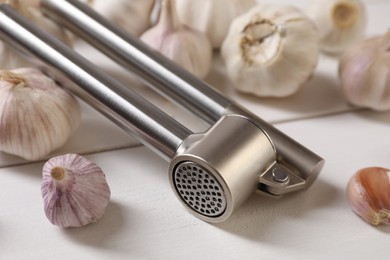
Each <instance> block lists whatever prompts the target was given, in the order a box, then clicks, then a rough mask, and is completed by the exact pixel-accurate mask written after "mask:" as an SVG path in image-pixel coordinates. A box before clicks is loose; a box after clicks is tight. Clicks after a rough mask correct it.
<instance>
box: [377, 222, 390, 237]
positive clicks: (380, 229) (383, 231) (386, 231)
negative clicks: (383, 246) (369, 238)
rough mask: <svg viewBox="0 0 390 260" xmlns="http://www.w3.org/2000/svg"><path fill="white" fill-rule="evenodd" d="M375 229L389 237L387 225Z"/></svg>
mask: <svg viewBox="0 0 390 260" xmlns="http://www.w3.org/2000/svg"><path fill="white" fill-rule="evenodd" d="M377 229H378V230H379V231H380V232H382V233H384V234H389V235H390V225H389V224H387V225H382V226H378V227H377Z"/></svg>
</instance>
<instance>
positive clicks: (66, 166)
mask: <svg viewBox="0 0 390 260" xmlns="http://www.w3.org/2000/svg"><path fill="white" fill-rule="evenodd" d="M42 175H43V179H42V186H41V190H42V196H43V200H44V209H45V213H46V216H47V218H48V219H49V221H50V222H51V223H52V224H54V225H56V226H60V227H81V226H85V225H87V224H89V223H92V222H96V221H97V220H99V219H101V218H102V216H103V215H104V212H105V211H106V208H107V205H108V202H109V200H110V194H111V192H110V188H109V186H108V184H107V181H106V178H105V175H104V173H103V171H102V170H101V169H100V168H99V167H98V166H97V165H96V164H95V163H93V162H91V161H89V160H87V159H86V158H84V157H82V156H80V155H77V154H66V155H63V156H58V157H54V158H51V159H50V160H49V161H47V162H46V163H45V165H44V166H43V171H42Z"/></svg>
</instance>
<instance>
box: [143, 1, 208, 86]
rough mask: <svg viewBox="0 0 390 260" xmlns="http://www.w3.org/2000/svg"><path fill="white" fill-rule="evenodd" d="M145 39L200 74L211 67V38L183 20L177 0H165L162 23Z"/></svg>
mask: <svg viewBox="0 0 390 260" xmlns="http://www.w3.org/2000/svg"><path fill="white" fill-rule="evenodd" d="M141 40H142V41H144V42H145V43H147V44H148V45H149V46H151V47H152V48H153V49H155V50H157V51H159V52H161V53H162V54H164V55H165V56H166V57H168V58H169V59H171V60H173V61H174V62H176V63H177V64H178V65H181V66H182V67H184V68H185V69H186V70H188V71H189V72H191V73H193V74H194V75H196V76H198V77H200V78H204V77H205V76H206V75H207V74H208V73H209V71H210V69H211V62H212V47H211V44H210V42H209V40H208V39H207V37H206V36H205V35H204V34H202V33H201V32H199V31H196V30H193V29H190V28H189V27H187V26H185V25H183V24H182V23H181V22H180V19H179V17H178V15H177V11H176V8H175V1H174V0H163V2H162V4H161V13H160V18H159V21H158V23H157V24H156V25H155V26H154V27H152V28H150V29H149V30H148V31H146V32H145V33H144V34H143V35H142V36H141Z"/></svg>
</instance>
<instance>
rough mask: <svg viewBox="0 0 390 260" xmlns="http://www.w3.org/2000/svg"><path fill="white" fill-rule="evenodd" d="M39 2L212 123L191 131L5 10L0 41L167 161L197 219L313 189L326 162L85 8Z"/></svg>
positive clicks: (57, 0)
mask: <svg viewBox="0 0 390 260" xmlns="http://www.w3.org/2000/svg"><path fill="white" fill-rule="evenodd" d="M42 5H43V8H44V10H46V13H48V14H52V15H50V17H52V18H53V16H55V17H57V19H58V20H60V21H59V22H60V23H61V24H64V25H66V27H67V28H69V29H71V30H72V31H74V32H76V33H77V34H78V35H80V36H83V37H84V38H86V39H88V40H89V41H91V42H94V43H95V44H96V45H95V46H97V47H99V48H101V50H104V51H105V53H106V54H110V56H111V57H114V58H115V60H117V61H118V62H120V63H121V64H122V65H126V66H127V67H129V68H130V69H132V70H133V71H135V72H136V74H137V75H139V76H140V77H141V78H142V79H144V80H145V81H146V82H148V83H149V84H150V85H152V86H155V87H156V88H157V89H158V90H159V91H160V92H164V93H165V95H166V96H168V97H170V98H171V99H172V100H174V101H176V102H178V103H181V104H182V105H183V106H184V107H185V108H187V109H189V110H190V111H192V112H194V113H195V114H196V115H198V116H200V117H201V118H203V119H204V120H206V121H207V122H209V123H210V128H209V129H208V130H207V131H206V132H204V133H193V132H192V131H190V130H189V129H188V128H186V127H185V126H183V125H181V124H180V123H178V122H177V121H175V120H174V119H172V118H171V117H170V116H169V115H167V114H165V113H164V112H162V111H161V110H159V109H158V108H157V107H155V106H154V105H152V104H151V103H149V102H148V101H147V100H145V99H144V98H143V97H141V96H139V95H138V94H137V93H135V92H134V91H132V90H131V89H129V88H128V87H127V86H125V85H123V84H122V83H121V82H119V81H117V80H116V79H114V78H112V77H111V76H109V75H108V74H107V73H105V72H104V71H102V70H100V69H99V68H97V67H96V66H95V65H93V64H92V63H91V62H89V61H88V60H86V59H84V58H83V57H81V56H80V55H78V54H77V53H76V52H74V51H73V50H71V49H70V48H68V47H67V46H65V45H64V44H63V43H61V42H59V41H58V40H57V39H55V38H53V37H52V36H51V35H49V34H48V33H47V32H44V31H42V30H41V29H40V28H38V27H37V26H35V25H33V24H31V22H30V21H28V20H27V19H25V18H23V17H21V16H20V15H19V14H18V13H17V12H15V11H14V10H12V8H10V7H9V6H6V5H2V6H1V7H0V38H1V39H2V40H3V41H5V42H7V43H8V44H9V45H11V46H13V47H15V48H16V49H18V50H19V51H20V52H22V53H24V54H27V55H29V56H30V57H31V58H33V59H34V61H35V63H36V64H37V66H39V67H40V68H41V69H42V70H43V71H44V72H46V73H47V74H48V75H49V76H51V77H53V78H54V79H56V80H58V81H59V82H60V83H61V84H62V85H63V86H64V87H65V88H66V89H68V90H69V91H71V92H73V93H74V94H76V95H77V96H78V97H79V98H81V99H82V100H84V101H85V102H86V103H88V104H90V105H91V106H92V107H94V108H95V109H97V110H98V111H100V112H101V113H102V114H104V115H106V116H107V117H108V118H110V119H111V120H112V121H113V122H115V123H116V124H118V125H119V126H120V127H122V128H123V129H124V130H125V131H127V132H129V133H130V134H132V135H133V136H134V137H136V138H137V139H138V140H140V141H141V142H142V143H143V144H145V145H146V146H147V147H149V148H150V149H152V150H153V151H155V152H157V153H158V154H159V155H161V156H162V157H163V158H165V159H166V160H168V161H170V165H169V173H168V175H169V180H170V184H171V186H172V189H173V191H174V193H175V194H176V195H177V197H178V198H179V200H180V201H181V203H182V204H183V205H184V206H185V207H186V208H187V209H188V210H189V211H190V212H191V213H192V214H193V215H195V216H196V217H198V218H200V219H202V220H205V221H208V222H221V221H224V220H226V219H227V218H229V217H230V216H231V214H232V213H233V212H234V211H235V210H236V209H237V208H238V207H239V206H240V205H241V204H242V203H244V201H245V200H246V199H247V198H248V197H249V196H250V195H251V194H252V193H253V192H255V191H257V192H260V193H262V194H265V195H267V196H270V197H280V196H282V195H284V194H287V193H290V192H293V191H297V190H302V189H305V188H307V187H308V186H310V184H311V183H312V182H313V181H314V179H315V178H316V177H317V175H318V174H319V172H320V170H321V167H322V165H323V163H324V161H323V160H322V158H320V157H319V156H317V155H316V154H314V153H312V152H311V151H310V150H308V149H307V148H305V147H303V146H302V145H300V144H298V143H297V142H295V141H294V140H292V139H291V138H289V137H288V136H286V135H284V134H283V133H281V132H280V131H278V130H277V129H276V128H274V127H273V126H271V125H269V124H268V123H266V122H264V121H263V120H261V119H260V118H258V117H257V116H255V115H253V114H252V113H250V112H248V111H246V110H245V109H244V108H242V107H240V106H239V105H237V104H235V103H234V102H232V101H230V100H228V99H227V98H225V97H224V96H223V95H221V94H220V93H218V92H216V91H215V90H213V89H212V88H210V87H209V86H208V85H207V84H205V83H204V82H202V81H200V80H198V79H197V78H195V77H194V76H192V75H191V74H189V73H188V72H186V71H184V70H183V69H181V68H179V67H177V66H176V65H175V64H173V63H172V62H170V61H169V60H167V59H165V58H164V57H162V56H161V55H159V54H157V53H155V52H154V51H151V50H150V49H149V48H148V47H147V46H145V45H144V44H142V43H141V42H139V41H138V40H137V39H135V38H133V37H131V36H129V35H127V34H125V33H123V32H122V31H121V30H120V29H118V28H116V27H113V26H112V25H111V24H110V23H108V22H107V21H105V20H104V19H103V18H101V17H100V16H98V15H97V14H96V13H94V12H93V11H92V10H90V9H89V8H88V7H87V6H84V5H83V4H82V3H80V2H79V1H77V0H43V1H42ZM61 21H62V22H63V23H62V22H61ZM162 64H164V66H163V65H162Z"/></svg>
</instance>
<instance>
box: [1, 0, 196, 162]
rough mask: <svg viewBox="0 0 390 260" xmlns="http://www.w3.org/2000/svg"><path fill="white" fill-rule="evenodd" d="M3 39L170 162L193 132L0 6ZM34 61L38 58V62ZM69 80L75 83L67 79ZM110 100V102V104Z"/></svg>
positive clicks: (3, 6)
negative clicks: (42, 62)
mask: <svg viewBox="0 0 390 260" xmlns="http://www.w3.org/2000/svg"><path fill="white" fill-rule="evenodd" d="M0 37H1V38H2V39H3V40H4V41H6V42H7V43H8V44H9V45H10V46H13V47H15V48H17V49H19V51H20V52H22V53H26V55H27V56H31V55H30V54H32V55H33V56H35V57H36V58H38V59H40V60H41V61H44V62H45V63H46V64H47V65H49V66H46V65H45V66H43V64H42V66H41V67H42V69H43V70H45V71H46V72H47V73H48V74H50V75H54V78H56V79H61V83H63V84H66V87H67V88H69V89H71V90H72V92H73V93H75V94H76V95H77V96H79V97H80V98H81V99H83V100H84V101H86V102H87V103H88V104H89V105H91V106H92V107H94V108H95V109H97V110H98V111H100V112H101V113H102V114H104V115H106V116H107V117H108V118H110V119H111V120H112V121H114V122H116V123H117V124H118V125H119V126H121V127H122V128H123V129H124V130H126V131H127V132H129V133H130V134H132V135H135V136H136V138H137V139H139V140H140V141H141V142H142V143H144V144H145V145H146V146H148V147H149V148H151V149H152V150H154V151H156V152H158V153H159V154H160V155H162V157H164V158H165V159H167V160H169V159H172V158H173V156H174V155H175V153H176V150H177V148H178V146H179V145H180V144H181V143H182V141H183V140H184V139H185V138H187V137H188V136H189V135H190V134H191V131H190V130H188V129H187V128H186V127H184V126H183V125H181V124H180V123H178V122H177V121H175V120H174V119H172V118H171V117H170V116H168V115H167V114H165V113H164V112H162V111H161V110H160V109H158V108H157V107H155V106H154V105H153V104H151V103H149V102H148V101H147V100H145V99H144V98H143V97H141V96H140V95H138V94H137V93H136V92H134V91H133V90H131V89H130V88H128V87H126V86H124V85H123V84H122V83H120V82H119V81H117V80H116V79H114V78H112V77H111V76H109V75H108V74H107V73H105V72H104V71H102V70H100V69H99V68H97V67H96V66H94V65H93V64H92V63H91V62H89V61H88V60H86V59H84V58H83V57H81V56H80V55H78V54H77V53H76V52H75V51H73V50H72V49H70V48H69V47H68V46H66V45H65V44H63V43H62V42H60V41H58V40H57V39H55V38H54V37H52V36H51V35H49V34H47V33H44V32H42V30H40V29H39V28H38V27H36V26H35V25H34V24H32V23H31V22H30V21H29V20H27V19H25V18H23V17H22V16H20V15H19V14H18V13H17V12H15V11H14V10H13V9H12V8H11V7H9V6H8V5H1V7H0ZM36 62H39V61H38V60H36ZM69 79H70V80H71V81H72V82H71V81H69ZM107 104H108V105H107Z"/></svg>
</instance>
